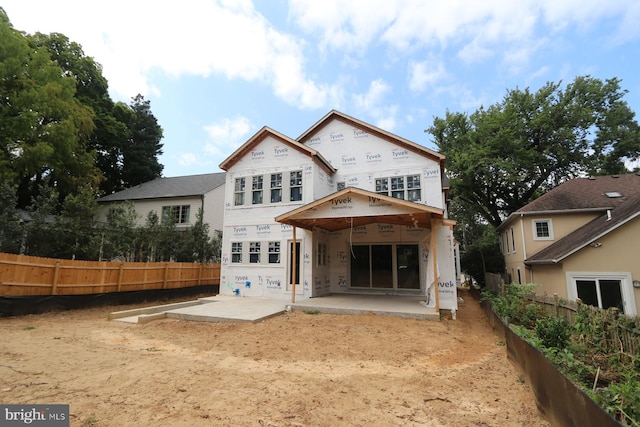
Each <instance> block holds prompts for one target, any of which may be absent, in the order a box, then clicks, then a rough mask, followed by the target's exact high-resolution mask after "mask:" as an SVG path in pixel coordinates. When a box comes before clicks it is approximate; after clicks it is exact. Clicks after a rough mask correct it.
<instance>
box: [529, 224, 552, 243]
mask: <svg viewBox="0 0 640 427" xmlns="http://www.w3.org/2000/svg"><path fill="white" fill-rule="evenodd" d="M533 239H534V240H553V229H552V228H551V220H550V219H540V220H534V221H533Z"/></svg>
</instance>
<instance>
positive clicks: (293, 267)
mask: <svg viewBox="0 0 640 427" xmlns="http://www.w3.org/2000/svg"><path fill="white" fill-rule="evenodd" d="M291 252H292V254H291V304H293V303H295V302H296V285H297V283H296V282H297V281H298V280H297V279H298V277H297V276H298V275H297V274H296V266H297V264H296V263H297V262H298V260H297V258H298V257H297V252H298V251H296V226H295V225H294V226H293V245H292V249H291Z"/></svg>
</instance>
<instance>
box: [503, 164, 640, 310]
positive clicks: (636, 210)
mask: <svg viewBox="0 0 640 427" xmlns="http://www.w3.org/2000/svg"><path fill="white" fill-rule="evenodd" d="M639 217H640V174H624V175H612V176H598V177H594V178H577V179H572V180H570V181H567V182H565V183H563V184H561V185H559V186H558V187H556V188H554V189H553V190H551V191H549V192H548V193H546V194H544V195H543V196H541V197H539V198H538V199H536V200H534V201H533V202H531V203H529V204H528V205H526V206H524V207H523V208H521V209H519V210H517V211H516V212H514V213H512V214H511V215H509V217H508V218H507V219H506V220H505V221H504V222H503V223H502V224H501V225H500V227H498V232H499V235H500V246H501V248H502V252H503V254H504V258H505V263H506V270H507V274H508V276H510V277H509V281H510V282H515V283H526V282H530V283H536V284H538V285H539V286H540V288H539V289H538V291H537V292H538V293H547V294H549V295H552V294H554V293H557V294H558V296H560V297H561V298H567V299H570V300H575V299H576V298H580V299H581V300H582V301H584V302H585V303H587V304H591V305H594V306H597V307H600V308H608V307H618V308H619V309H620V310H621V311H622V312H624V313H625V314H628V315H631V316H635V315H637V313H638V311H639V310H640V305H639V304H640V262H638V254H639V253H640V218H639Z"/></svg>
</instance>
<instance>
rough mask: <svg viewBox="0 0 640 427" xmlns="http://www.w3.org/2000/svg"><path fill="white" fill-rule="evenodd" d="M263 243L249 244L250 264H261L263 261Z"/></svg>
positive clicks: (254, 242)
mask: <svg viewBox="0 0 640 427" xmlns="http://www.w3.org/2000/svg"><path fill="white" fill-rule="evenodd" d="M261 255H262V242H261V241H259V240H258V241H253V242H249V264H261V261H262V256H261Z"/></svg>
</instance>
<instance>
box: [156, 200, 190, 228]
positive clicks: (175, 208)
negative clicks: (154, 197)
mask: <svg viewBox="0 0 640 427" xmlns="http://www.w3.org/2000/svg"><path fill="white" fill-rule="evenodd" d="M169 215H173V217H174V218H175V220H176V224H177V225H181V224H182V225H184V224H190V222H189V217H190V216H191V205H171V206H163V207H162V222H163V223H166V222H167V220H168V218H169Z"/></svg>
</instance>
